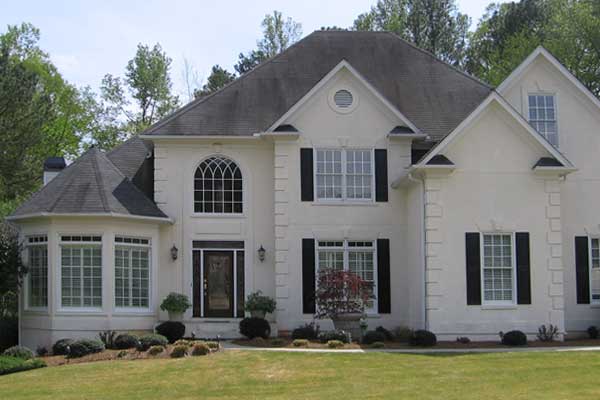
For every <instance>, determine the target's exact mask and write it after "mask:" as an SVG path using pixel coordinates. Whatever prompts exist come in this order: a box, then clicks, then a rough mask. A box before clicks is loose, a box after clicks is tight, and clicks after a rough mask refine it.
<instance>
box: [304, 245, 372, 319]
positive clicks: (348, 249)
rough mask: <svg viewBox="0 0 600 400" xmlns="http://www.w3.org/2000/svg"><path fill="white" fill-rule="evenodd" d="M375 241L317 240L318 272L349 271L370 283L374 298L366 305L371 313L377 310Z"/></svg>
mask: <svg viewBox="0 0 600 400" xmlns="http://www.w3.org/2000/svg"><path fill="white" fill-rule="evenodd" d="M375 247H376V246H375V243H374V242H373V241H353V240H333V241H330V240H319V241H317V246H316V252H317V271H316V272H317V274H318V273H319V272H320V271H323V270H324V269H334V270H339V271H348V272H352V273H354V274H356V275H358V276H359V277H360V278H361V279H362V280H363V281H365V282H367V284H368V285H369V288H370V291H371V295H372V297H373V298H372V299H371V300H369V302H368V303H367V304H366V305H365V308H366V311H367V312H369V313H374V312H377V299H376V298H375V296H376V293H377V265H376V264H377V261H376V260H377V257H376V254H375Z"/></svg>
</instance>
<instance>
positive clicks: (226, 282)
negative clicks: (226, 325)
mask: <svg viewBox="0 0 600 400" xmlns="http://www.w3.org/2000/svg"><path fill="white" fill-rule="evenodd" d="M233 279H234V277H233V251H216V250H215V251H212V250H205V251H204V277H203V288H204V290H203V292H204V317H208V318H211V317H213V318H214V317H221V318H223V317H225V318H231V317H233V302H234V298H233V286H234V283H233Z"/></svg>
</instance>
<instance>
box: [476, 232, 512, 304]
mask: <svg viewBox="0 0 600 400" xmlns="http://www.w3.org/2000/svg"><path fill="white" fill-rule="evenodd" d="M482 265H483V274H482V275H483V300H484V302H487V303H513V302H514V293H513V292H514V279H515V278H514V263H513V245H512V235H510V234H483V263H482Z"/></svg>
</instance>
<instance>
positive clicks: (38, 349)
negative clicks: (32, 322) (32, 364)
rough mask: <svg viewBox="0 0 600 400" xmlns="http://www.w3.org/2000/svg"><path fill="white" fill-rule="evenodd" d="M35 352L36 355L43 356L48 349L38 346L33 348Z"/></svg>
mask: <svg viewBox="0 0 600 400" xmlns="http://www.w3.org/2000/svg"><path fill="white" fill-rule="evenodd" d="M35 354H37V355H38V357H44V356H45V355H47V354H48V349H47V348H45V347H44V346H38V347H37V349H35Z"/></svg>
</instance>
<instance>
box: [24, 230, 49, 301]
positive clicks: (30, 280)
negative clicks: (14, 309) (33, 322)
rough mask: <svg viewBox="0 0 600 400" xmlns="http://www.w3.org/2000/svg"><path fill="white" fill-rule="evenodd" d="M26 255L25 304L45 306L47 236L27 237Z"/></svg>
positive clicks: (46, 298)
mask: <svg viewBox="0 0 600 400" xmlns="http://www.w3.org/2000/svg"><path fill="white" fill-rule="evenodd" d="M27 255H28V264H29V265H28V266H29V274H28V277H27V305H28V306H29V307H31V308H36V307H40V308H45V307H47V306H48V237H47V236H46V235H37V236H30V237H28V238H27Z"/></svg>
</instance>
